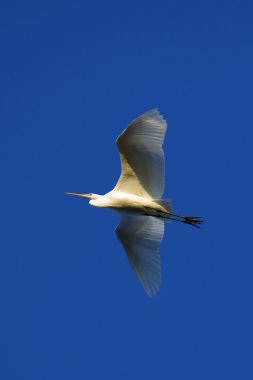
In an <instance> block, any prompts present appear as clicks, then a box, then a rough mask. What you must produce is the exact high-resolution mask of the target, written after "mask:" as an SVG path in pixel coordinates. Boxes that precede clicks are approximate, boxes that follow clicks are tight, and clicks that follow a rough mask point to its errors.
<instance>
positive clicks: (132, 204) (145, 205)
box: [89, 191, 168, 215]
mask: <svg viewBox="0 0 253 380" xmlns="http://www.w3.org/2000/svg"><path fill="white" fill-rule="evenodd" d="M89 204H90V205H92V206H96V207H107V208H111V209H113V210H114V211H117V212H120V213H121V214H125V215H148V213H149V212H150V213H152V212H153V213H157V215H158V214H159V213H166V212H167V211H168V210H166V209H165V207H162V206H161V205H159V204H158V203H157V202H156V201H155V200H153V199H149V198H145V197H140V196H139V195H135V194H130V193H124V192H122V191H115V192H114V191H110V192H109V193H107V194H105V195H103V196H98V197H97V198H96V199H91V200H90V201H89Z"/></svg>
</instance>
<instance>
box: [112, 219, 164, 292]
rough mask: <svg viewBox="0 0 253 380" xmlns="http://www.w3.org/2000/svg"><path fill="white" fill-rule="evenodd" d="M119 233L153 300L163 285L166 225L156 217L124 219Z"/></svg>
mask: <svg viewBox="0 0 253 380" xmlns="http://www.w3.org/2000/svg"><path fill="white" fill-rule="evenodd" d="M115 233H116V235H117V237H118V239H119V241H120V242H121V244H122V245H123V247H124V250H125V252H126V254H127V257H128V260H129V262H130V264H131V266H132V268H133V270H134V272H135V274H136V276H137V278H138V279H139V281H140V283H141V285H142V286H143V288H144V290H145V292H146V293H147V294H148V296H149V297H152V296H154V295H155V293H156V292H157V291H158V290H159V288H160V284H161V265H160V255H159V246H160V243H161V241H162V239H163V234H164V223H163V221H161V220H159V219H157V218H155V217H152V216H125V215H124V216H122V217H121V221H120V223H119V225H118V227H117V228H116V230H115Z"/></svg>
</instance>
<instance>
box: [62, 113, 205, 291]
mask: <svg viewBox="0 0 253 380" xmlns="http://www.w3.org/2000/svg"><path fill="white" fill-rule="evenodd" d="M166 129H167V123H166V121H165V120H164V118H163V117H162V115H161V114H160V113H159V111H158V110H157V109H152V110H150V111H148V112H146V113H144V114H143V115H141V116H139V117H138V118H137V119H135V120H133V121H132V122H131V124H130V125H129V126H128V127H127V128H126V129H125V130H124V131H123V132H122V133H121V134H120V135H119V137H118V138H117V140H116V144H117V147H118V150H119V155H120V160H121V175H120V178H119V180H118V182H117V184H116V186H115V187H114V189H113V190H112V191H110V192H109V193H107V194H105V195H98V194H93V193H89V194H78V193H66V194H69V195H75V196H79V197H84V198H89V199H90V201H89V203H90V204H91V205H92V206H96V207H107V208H110V209H112V210H115V211H118V212H119V213H120V214H121V220H120V223H119V225H118V227H117V228H116V230H115V232H116V235H117V237H118V239H119V240H120V242H121V244H122V245H123V247H124V250H125V252H126V254H127V257H128V260H129V262H130V264H131V266H132V268H133V270H134V272H135V274H136V275H137V277H138V279H139V281H140V283H141V285H142V286H143V288H144V290H145V291H146V293H147V294H148V296H150V297H152V296H153V295H155V293H156V292H157V291H158V290H159V288H160V284H161V268H160V255H159V246H160V243H161V241H162V239H163V234H164V222H165V221H169V220H176V221H179V222H182V223H186V224H190V225H193V226H195V227H199V226H198V225H199V224H201V223H202V220H201V219H200V218H198V217H187V216H180V215H177V214H174V213H172V210H171V203H170V201H169V200H166V199H161V197H162V195H163V192H164V169H165V165H164V152H163V148H162V144H163V141H164V136H165V133H166Z"/></svg>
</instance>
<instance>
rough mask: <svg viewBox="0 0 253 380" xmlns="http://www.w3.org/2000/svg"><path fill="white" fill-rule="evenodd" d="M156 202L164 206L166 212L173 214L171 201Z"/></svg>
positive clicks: (156, 200) (161, 200)
mask: <svg viewBox="0 0 253 380" xmlns="http://www.w3.org/2000/svg"><path fill="white" fill-rule="evenodd" d="M155 202H156V203H157V204H159V205H160V206H162V207H163V208H164V209H165V210H166V212H169V213H171V212H172V205H171V200H170V199H155Z"/></svg>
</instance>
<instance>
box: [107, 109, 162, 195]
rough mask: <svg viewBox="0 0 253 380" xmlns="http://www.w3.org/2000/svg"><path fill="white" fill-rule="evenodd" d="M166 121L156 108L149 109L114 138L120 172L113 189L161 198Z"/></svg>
mask: <svg viewBox="0 0 253 380" xmlns="http://www.w3.org/2000/svg"><path fill="white" fill-rule="evenodd" d="M166 129H167V123H166V121H165V120H164V119H163V117H162V115H161V114H160V113H159V111H158V110H157V109H153V110H150V111H148V112H146V113H144V114H143V115H141V116H139V117H138V118H137V119H135V120H134V121H132V123H131V124H130V125H129V126H128V127H127V129H125V130H124V131H123V132H122V133H121V135H120V136H119V137H118V138H117V141H116V143H117V147H118V150H119V154H120V159H121V176H120V178H119V180H118V183H117V184H116V186H115V188H114V189H113V191H122V192H126V193H131V194H135V195H139V196H144V197H148V198H157V199H158V198H161V197H162V194H163V192H164V153H163V148H162V144H163V140H164V136H165V132H166Z"/></svg>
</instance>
